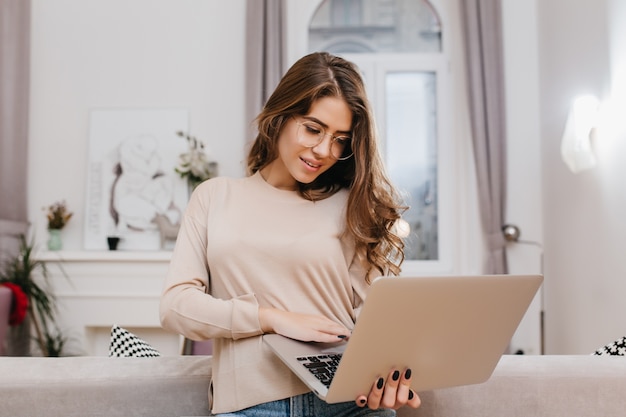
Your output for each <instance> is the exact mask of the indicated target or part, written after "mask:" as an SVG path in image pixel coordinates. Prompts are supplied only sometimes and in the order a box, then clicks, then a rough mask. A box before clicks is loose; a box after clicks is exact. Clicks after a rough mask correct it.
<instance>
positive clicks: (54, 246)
mask: <svg viewBox="0 0 626 417" xmlns="http://www.w3.org/2000/svg"><path fill="white" fill-rule="evenodd" d="M44 210H46V217H47V218H48V235H49V239H48V249H49V250H61V249H62V248H63V241H62V240H61V229H63V228H64V227H65V225H66V224H67V222H68V221H69V220H70V219H71V218H72V215H73V214H74V213H71V212H70V211H69V210H68V208H67V205H66V204H65V201H57V202H56V203H54V204H51V205H50V206H48V207H44Z"/></svg>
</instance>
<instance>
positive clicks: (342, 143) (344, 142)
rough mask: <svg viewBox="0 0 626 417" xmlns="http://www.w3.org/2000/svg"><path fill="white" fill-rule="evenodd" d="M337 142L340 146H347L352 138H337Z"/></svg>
mask: <svg viewBox="0 0 626 417" xmlns="http://www.w3.org/2000/svg"><path fill="white" fill-rule="evenodd" d="M335 141H336V142H337V143H338V144H340V145H346V144H347V143H348V142H350V138H349V137H347V136H337V137H336V138H335Z"/></svg>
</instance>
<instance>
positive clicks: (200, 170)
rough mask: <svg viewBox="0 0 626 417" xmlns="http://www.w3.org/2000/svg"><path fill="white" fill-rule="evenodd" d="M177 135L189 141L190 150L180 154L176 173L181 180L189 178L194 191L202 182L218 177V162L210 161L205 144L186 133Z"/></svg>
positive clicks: (188, 180) (175, 169)
mask: <svg viewBox="0 0 626 417" xmlns="http://www.w3.org/2000/svg"><path fill="white" fill-rule="evenodd" d="M176 134H177V135H178V136H180V137H182V138H185V139H186V140H187V144H188V145H189V150H188V151H187V152H185V153H181V154H180V156H179V163H178V166H177V167H176V168H174V171H176V173H178V174H179V175H180V177H181V178H187V182H188V184H189V186H190V187H191V188H192V189H193V188H195V187H196V186H198V184H200V183H201V182H202V181H205V180H208V179H209V178H213V177H215V176H217V162H215V161H211V160H210V159H209V157H208V155H207V153H206V147H205V145H204V143H202V142H201V141H200V140H198V139H197V138H196V137H195V136H191V135H189V134H187V133H185V132H180V131H179V132H176Z"/></svg>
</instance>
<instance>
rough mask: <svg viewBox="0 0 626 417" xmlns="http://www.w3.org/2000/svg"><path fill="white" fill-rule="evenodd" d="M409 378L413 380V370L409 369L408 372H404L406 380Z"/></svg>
mask: <svg viewBox="0 0 626 417" xmlns="http://www.w3.org/2000/svg"><path fill="white" fill-rule="evenodd" d="M409 378H411V368H408V369H407V370H406V371H404V379H409Z"/></svg>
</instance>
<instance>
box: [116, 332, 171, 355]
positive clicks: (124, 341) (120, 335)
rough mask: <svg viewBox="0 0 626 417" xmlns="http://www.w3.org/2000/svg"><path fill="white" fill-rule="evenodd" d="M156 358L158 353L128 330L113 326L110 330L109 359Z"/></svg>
mask: <svg viewBox="0 0 626 417" xmlns="http://www.w3.org/2000/svg"><path fill="white" fill-rule="evenodd" d="M157 356H161V354H160V353H159V351H157V350H156V349H154V348H153V347H152V346H150V345H149V344H148V343H146V342H145V341H144V340H142V339H140V338H138V337H137V336H135V335H134V334H132V333H131V332H129V331H128V330H126V329H124V328H122V327H119V326H118V325H114V326H113V327H112V328H111V344H110V345H109V357H117V358H127V357H136V358H154V357H157Z"/></svg>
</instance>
